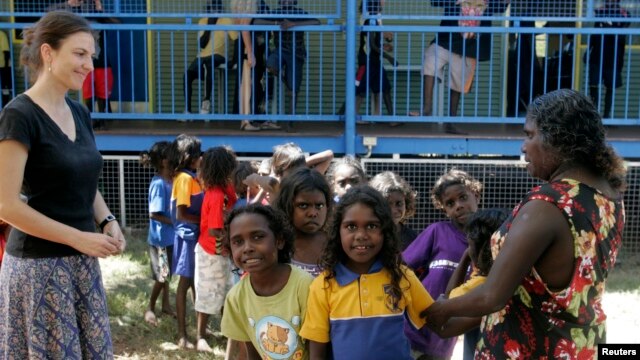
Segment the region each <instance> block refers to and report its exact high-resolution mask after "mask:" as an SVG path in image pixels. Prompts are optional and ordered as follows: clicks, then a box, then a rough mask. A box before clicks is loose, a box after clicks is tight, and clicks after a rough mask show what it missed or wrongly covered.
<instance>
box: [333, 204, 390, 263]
mask: <svg viewBox="0 0 640 360" xmlns="http://www.w3.org/2000/svg"><path fill="white" fill-rule="evenodd" d="M340 241H341V242H342V250H344V252H345V254H346V255H347V259H346V263H345V266H346V267H347V268H349V270H351V271H353V272H355V273H358V274H366V273H367V272H368V271H369V269H370V268H371V265H373V263H374V262H375V261H376V258H377V256H378V253H379V252H380V250H381V249H382V244H383V242H384V236H383V234H382V225H381V223H380V219H378V217H377V216H376V215H375V214H374V213H373V209H371V208H370V207H368V206H366V205H364V204H361V203H356V204H353V205H351V207H349V208H347V209H346V210H345V212H344V216H343V217H342V221H341V222H340Z"/></svg>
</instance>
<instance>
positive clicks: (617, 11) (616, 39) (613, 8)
mask: <svg viewBox="0 0 640 360" xmlns="http://www.w3.org/2000/svg"><path fill="white" fill-rule="evenodd" d="M595 15H596V17H600V18H607V19H603V20H602V21H599V22H596V23H595V24H594V27H596V28H600V29H610V28H625V27H628V26H629V23H628V22H624V21H618V20H623V19H624V18H627V17H628V16H629V15H628V14H627V11H626V10H625V9H624V8H622V7H621V6H620V0H607V1H605V2H604V5H603V6H602V7H599V8H597V9H596V10H595ZM588 44H589V51H588V52H586V53H585V54H584V62H585V63H587V64H588V67H589V95H591V100H592V101H593V103H594V104H595V105H596V107H597V108H600V89H599V87H600V84H604V86H605V87H606V88H607V89H606V93H605V98H604V113H603V115H602V117H604V118H609V117H611V108H612V105H613V89H617V88H619V87H621V86H622V76H621V73H622V66H623V65H624V51H625V46H626V44H627V36H626V35H620V34H609V35H592V36H590V39H589V41H588Z"/></svg>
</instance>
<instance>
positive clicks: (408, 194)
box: [369, 171, 418, 251]
mask: <svg viewBox="0 0 640 360" xmlns="http://www.w3.org/2000/svg"><path fill="white" fill-rule="evenodd" d="M369 186H371V187H373V188H374V189H376V190H378V191H379V192H380V193H381V194H382V196H384V198H385V199H387V202H388V203H389V207H390V208H391V215H392V216H393V223H394V224H396V230H397V231H398V234H399V236H400V250H402V251H404V249H406V248H407V246H409V244H411V243H412V242H413V240H415V238H416V237H417V236H418V233H417V232H416V231H415V230H413V229H411V228H410V227H408V226H406V225H405V224H404V223H405V221H406V220H407V219H408V218H410V217H412V216H413V214H415V212H416V192H415V191H413V189H412V188H411V185H409V183H407V182H406V181H405V180H404V179H403V178H402V177H400V176H399V175H398V174H396V173H393V172H391V171H384V172H381V173H379V174H377V175H376V176H374V177H373V178H372V179H371V180H370V181H369Z"/></svg>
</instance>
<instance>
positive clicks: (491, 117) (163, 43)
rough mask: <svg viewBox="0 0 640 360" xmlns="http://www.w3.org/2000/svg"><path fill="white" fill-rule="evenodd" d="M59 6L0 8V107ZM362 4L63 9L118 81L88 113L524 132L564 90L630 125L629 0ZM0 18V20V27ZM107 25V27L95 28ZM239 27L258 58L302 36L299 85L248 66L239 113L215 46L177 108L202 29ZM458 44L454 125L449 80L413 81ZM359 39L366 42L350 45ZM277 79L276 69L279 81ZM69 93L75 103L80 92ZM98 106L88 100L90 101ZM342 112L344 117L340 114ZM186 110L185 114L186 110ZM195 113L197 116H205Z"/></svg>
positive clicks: (637, 87) (633, 111) (231, 53)
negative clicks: (4, 41)
mask: <svg viewBox="0 0 640 360" xmlns="http://www.w3.org/2000/svg"><path fill="white" fill-rule="evenodd" d="M94 1H95V0H94ZM256 1H258V0H256ZM61 2H62V1H51V0H36V1H34V0H11V1H9V2H3V4H2V5H0V30H5V31H8V32H9V33H10V34H11V36H9V51H8V52H9V62H10V63H11V64H13V67H12V71H11V72H10V77H9V78H5V77H4V76H3V77H2V78H1V79H0V85H2V86H3V87H6V88H7V89H8V93H9V94H10V96H8V97H3V98H2V99H0V106H1V105H2V104H3V103H4V102H6V101H7V99H8V98H10V97H12V96H15V95H16V94H17V93H19V92H21V91H22V90H23V89H24V88H25V87H27V86H28V80H27V76H26V74H24V73H23V72H22V71H21V70H19V69H18V66H17V63H18V61H17V57H18V56H17V55H18V54H17V50H18V49H19V43H20V41H21V39H20V31H21V30H22V29H23V28H24V27H25V26H28V24H29V23H30V21H33V20H37V18H38V16H41V15H42V14H43V13H44V11H46V10H47V8H48V7H49V6H51V5H52V4H54V3H61ZM373 2H376V1H373V0H369V1H368V2H366V1H365V2H362V1H356V0H345V1H334V0H320V1H312V0H299V1H298V5H297V6H298V7H299V8H301V9H304V11H305V13H299V14H294V15H291V14H283V13H282V12H281V11H280V10H278V1H275V0H270V1H266V2H263V3H264V4H265V6H269V7H270V10H263V11H262V10H258V11H257V12H256V13H253V14H244V13H243V14H237V13H233V12H232V11H230V6H229V5H230V2H229V1H223V2H222V3H223V5H224V6H223V9H222V10H219V11H217V12H216V13H207V12H206V11H205V5H206V4H207V1H204V0H192V1H187V0H184V1H169V0H156V1H151V2H146V1H140V0H130V1H119V0H113V1H110V0H103V1H101V4H102V9H103V10H102V11H97V10H96V8H95V6H96V5H92V4H95V3H98V2H92V1H85V2H84V3H85V5H86V6H85V7H78V8H77V10H74V11H77V12H78V13H81V14H83V15H86V16H87V17H88V18H90V19H92V21H95V22H96V24H95V28H96V29H98V30H101V31H103V37H102V38H101V42H100V44H99V45H100V47H101V49H102V51H104V52H105V54H106V55H105V56H104V59H105V60H104V61H105V64H103V65H106V62H110V66H111V67H112V68H113V72H114V78H115V82H114V85H113V90H112V93H111V95H110V98H109V100H110V104H111V105H112V110H111V111H107V112H98V111H94V112H93V114H92V116H93V117H94V118H97V119H120V120H132V121H135V120H157V121H160V120H172V121H173V120H196V121H208V120H234V121H238V120H244V119H256V120H295V121H319V120H322V121H342V120H345V124H347V125H346V126H348V124H354V123H355V121H356V120H365V121H380V122H398V121H403V122H442V121H443V119H444V120H445V121H450V122H481V123H500V124H504V123H520V122H522V115H523V113H522V112H523V109H524V106H525V105H526V104H528V103H529V102H530V101H531V99H533V98H534V97H535V96H537V95H539V94H542V93H545V92H548V91H550V90H553V89H557V88H560V87H569V88H574V89H578V90H580V91H583V92H585V93H588V94H590V95H591V96H592V97H593V98H594V100H596V101H597V103H598V106H599V108H600V109H601V110H602V112H603V113H606V114H605V115H607V116H606V117H608V118H609V119H607V120H606V121H605V122H606V123H607V124H609V125H616V124H617V125H638V124H640V105H639V102H638V99H639V98H640V72H639V71H638V70H637V69H640V63H639V61H640V54H639V53H638V45H639V44H640V12H639V9H638V2H637V1H621V2H620V4H621V7H622V8H624V9H625V10H624V16H623V15H622V12H621V11H622V10H620V11H617V12H614V11H604V10H603V4H604V3H603V1H597V0H588V1H569V0H537V1H531V0H527V1H525V0H521V1H518V0H513V1H508V0H487V4H490V5H489V7H488V8H487V10H485V12H484V13H483V14H482V15H481V16H480V15H475V16H474V15H465V14H464V12H463V11H462V10H461V8H460V7H458V5H456V2H455V0H430V1H424V0H387V1H386V2H384V4H385V5H384V10H380V11H375V12H373V11H371V9H370V8H368V7H367V4H369V3H373ZM491 4H493V5H491ZM494 8H495V9H494ZM74 9H75V8H74ZM259 9H260V7H259ZM265 9H266V8H265ZM488 9H494V10H495V11H494V10H492V11H489V10H488ZM279 11H280V12H279ZM360 13H361V14H360ZM2 17H5V18H6V19H7V20H5V22H2V19H1V18H2ZM213 17H216V18H222V17H229V18H232V19H233V18H238V17H249V18H255V19H257V18H261V19H267V20H270V19H273V20H274V21H276V20H278V19H281V18H283V17H286V18H290V19H292V20H301V19H309V18H315V19H319V20H320V21H321V25H313V26H302V27H295V28H291V29H289V30H287V31H283V30H281V29H280V27H279V26H278V25H255V24H254V25H244V26H242V25H220V24H217V23H215V24H211V23H206V22H205V23H199V19H201V18H204V19H210V18H213ZM109 18H113V19H117V21H115V22H110V21H106V20H105V19H109ZM366 19H374V20H376V22H375V23H374V24H373V25H371V24H369V23H368V25H364V24H363V23H362V21H361V20H366ZM481 20H482V21H481ZM447 21H448V22H447ZM474 21H475V22H474ZM383 22H384V23H383ZM607 24H610V25H607ZM242 30H247V31H251V34H252V35H251V37H252V39H253V40H252V42H253V43H254V45H255V44H262V45H260V46H265V50H264V53H262V54H261V55H260V57H262V60H263V61H266V59H267V58H268V57H269V55H271V54H275V53H277V52H279V51H281V50H280V49H278V48H277V47H276V46H275V44H278V39H280V42H281V41H282V39H283V38H284V37H285V35H288V34H291V32H293V34H295V36H296V37H298V38H302V37H303V36H304V37H305V40H304V41H303V42H300V43H298V44H297V45H294V52H295V46H304V47H305V48H306V51H305V53H306V58H305V59H304V60H301V62H300V63H299V64H298V65H296V66H298V67H299V68H300V69H302V71H301V72H300V73H299V74H297V78H296V79H295V80H293V81H287V80H286V79H283V77H282V76H274V75H273V74H272V73H269V72H266V70H265V66H264V64H263V66H261V67H258V66H256V67H255V68H253V69H252V70H251V72H252V77H253V79H254V80H255V81H254V86H253V87H252V89H251V95H250V97H251V100H250V101H251V104H252V105H251V108H252V111H251V113H250V114H240V113H239V111H238V102H239V101H241V99H240V100H239V96H234V93H235V92H237V91H238V90H236V89H237V84H238V79H240V75H239V73H240V71H241V66H238V64H241V61H240V62H238V61H236V62H235V64H234V63H233V61H232V58H234V57H236V58H240V59H241V58H242V52H241V50H240V49H238V48H236V47H235V46H234V44H233V41H231V40H225V44H224V53H225V54H226V55H227V59H226V60H227V63H226V64H224V65H220V66H218V67H217V68H215V70H214V71H211V72H212V74H210V75H211V80H212V81H210V82H195V83H194V84H193V87H194V88H195V89H194V95H193V99H192V101H190V102H189V103H187V102H186V100H185V90H184V88H185V81H186V80H185V77H186V76H185V71H186V70H187V69H188V68H189V66H190V65H191V63H192V62H195V63H196V64H197V65H201V63H202V62H205V61H206V60H202V59H199V58H198V51H199V48H200V47H199V32H208V31H214V32H215V31H221V32H227V33H229V32H234V31H242ZM462 33H466V34H474V35H473V38H472V40H470V41H467V42H465V43H464V46H463V48H462V54H461V55H463V56H464V57H466V58H478V60H480V61H478V62H477V65H476V69H475V70H474V76H473V83H472V85H471V88H470V91H469V92H468V93H464V92H463V94H462V95H461V98H460V101H459V105H458V107H459V111H457V113H456V114H455V116H454V115H453V114H450V113H449V111H447V110H448V109H449V108H450V107H454V108H455V106H452V105H451V104H452V103H454V101H453V100H452V98H451V97H450V95H449V91H448V87H449V84H450V80H451V78H452V76H451V73H450V71H449V69H448V68H445V71H444V73H443V75H442V81H443V82H442V83H441V84H438V83H437V82H436V84H435V91H433V92H432V93H431V92H428V90H429V91H430V89H426V88H425V80H424V77H423V76H422V70H423V67H424V66H425V61H424V55H425V50H426V49H427V48H428V47H429V45H430V43H431V42H432V41H434V39H436V43H442V42H443V41H446V40H447V39H446V38H447V37H448V38H449V40H452V39H453V38H456V37H458V36H459V34H462ZM359 34H365V35H364V36H363V37H359V36H360V35H359ZM380 34H383V35H385V36H384V37H385V38H386V40H384V41H386V43H385V44H384V48H385V51H383V52H381V53H380V55H379V56H380V57H382V56H383V55H384V56H385V59H386V57H387V55H389V56H391V57H393V58H394V59H395V60H396V61H395V62H389V61H387V60H385V59H382V58H380V59H372V58H371V57H367V60H366V63H367V64H368V65H370V64H371V63H372V62H373V61H374V60H380V62H382V63H383V64H384V65H383V66H381V67H379V68H377V69H375V70H373V68H372V70H370V71H377V72H378V75H379V76H377V77H375V76H374V77H373V78H377V79H378V80H377V81H379V82H380V84H379V85H382V82H383V80H382V78H383V76H382V72H383V71H384V72H385V73H386V76H387V77H388V79H389V83H390V88H391V90H390V97H391V104H392V106H391V109H390V110H389V111H387V109H386V108H385V106H383V103H384V101H383V95H382V93H374V92H372V91H370V90H367V91H366V92H365V93H364V94H360V95H361V96H362V97H364V100H363V101H361V102H363V103H364V105H363V109H356V101H357V100H356V97H355V96H353V95H354V93H355V85H354V82H355V81H354V80H355V79H356V77H357V76H358V75H357V70H358V68H357V67H356V63H357V62H358V58H357V55H356V53H357V50H358V45H359V40H361V41H363V42H365V40H366V42H367V43H368V44H369V45H370V44H371V42H372V41H373V40H374V39H376V38H379V37H380V36H379V35H380ZM603 36H604V38H603ZM261 39H262V40H261ZM261 41H262V43H261ZM607 42H608V43H611V44H614V45H613V48H611V49H610V47H609V45H607ZM369 45H367V46H369ZM487 49H488V50H489V51H488V58H484V59H481V57H482V56H481V52H485V51H486V50H487ZM369 51H370V49H369ZM447 56H448V55H447ZM608 60H613V63H618V61H619V63H620V69H619V70H617V71H614V73H615V75H616V76H614V80H613V82H612V83H611V84H608V85H607V87H606V88H604V87H600V86H597V84H599V83H601V82H602V81H600V79H602V78H605V77H607V76H608V75H610V73H609V72H610V71H611V69H609V68H607V66H608V65H606V64H607V63H608ZM444 61H446V60H442V61H441V62H444ZM227 65H228V66H227ZM287 66H290V65H286V64H284V62H283V59H282V57H280V59H279V62H278V66H277V67H278V68H280V69H281V70H283V69H284V68H286V67H287ZM437 66H438V64H437V63H436V67H437ZM198 68H199V69H200V68H201V67H200V66H198ZM294 72H295V71H294ZM283 73H284V71H280V75H283ZM203 76H204V74H203V73H202V71H198V73H197V78H201V77H203ZM207 76H209V75H207ZM298 81H300V82H301V86H300V89H299V90H298V91H297V93H296V91H293V92H292V90H291V82H293V83H296V82H298ZM103 83H106V82H103ZM605 83H606V81H605ZM8 85H9V86H8ZM102 86H107V85H102ZM207 90H210V92H211V93H212V96H209V94H208V93H209V91H207ZM609 90H610V92H609ZM429 94H431V97H430V96H428V95H429ZM73 96H77V97H78V98H79V99H82V98H84V97H86V94H84V96H83V94H79V93H78V94H73ZM291 99H295V103H293V104H292V101H291ZM428 99H431V100H430V101H432V102H433V104H434V105H433V109H432V111H431V115H432V116H427V115H424V116H412V115H415V114H417V115H421V114H423V113H425V112H428V111H425V108H426V106H425V101H429V100H428ZM95 100H96V99H95V98H92V97H91V96H90V97H89V98H88V99H87V102H88V103H93V102H94V101H95ZM204 100H208V101H209V102H210V107H207V106H205V107H203V106H202V105H203V102H204ZM374 100H379V101H374ZM607 101H609V102H610V103H611V105H610V106H609V105H608V102H607ZM343 103H344V104H345V107H344V108H343V111H340V108H341V104H343ZM357 104H360V103H357ZM454 105H455V104H454ZM192 106H193V108H194V109H195V110H191V111H190V113H186V112H187V110H189V109H190V108H191V107H192ZM201 109H204V111H203V112H202V113H200V110H201ZM358 111H360V112H359V113H358ZM345 131H346V132H347V133H348V135H350V134H351V133H353V132H355V131H357V130H355V128H354V129H351V128H346V130H345ZM350 150H352V149H350ZM349 152H350V153H353V151H349Z"/></svg>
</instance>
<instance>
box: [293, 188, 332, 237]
mask: <svg viewBox="0 0 640 360" xmlns="http://www.w3.org/2000/svg"><path fill="white" fill-rule="evenodd" d="M326 221H327V201H326V199H325V197H324V194H323V193H322V191H320V190H310V191H301V192H299V193H298V194H297V195H296V197H295V198H294V199H293V227H294V228H295V229H296V230H297V231H300V232H303V233H305V234H315V233H317V232H318V231H320V230H321V229H322V227H323V226H324V223H325V222H326Z"/></svg>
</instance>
